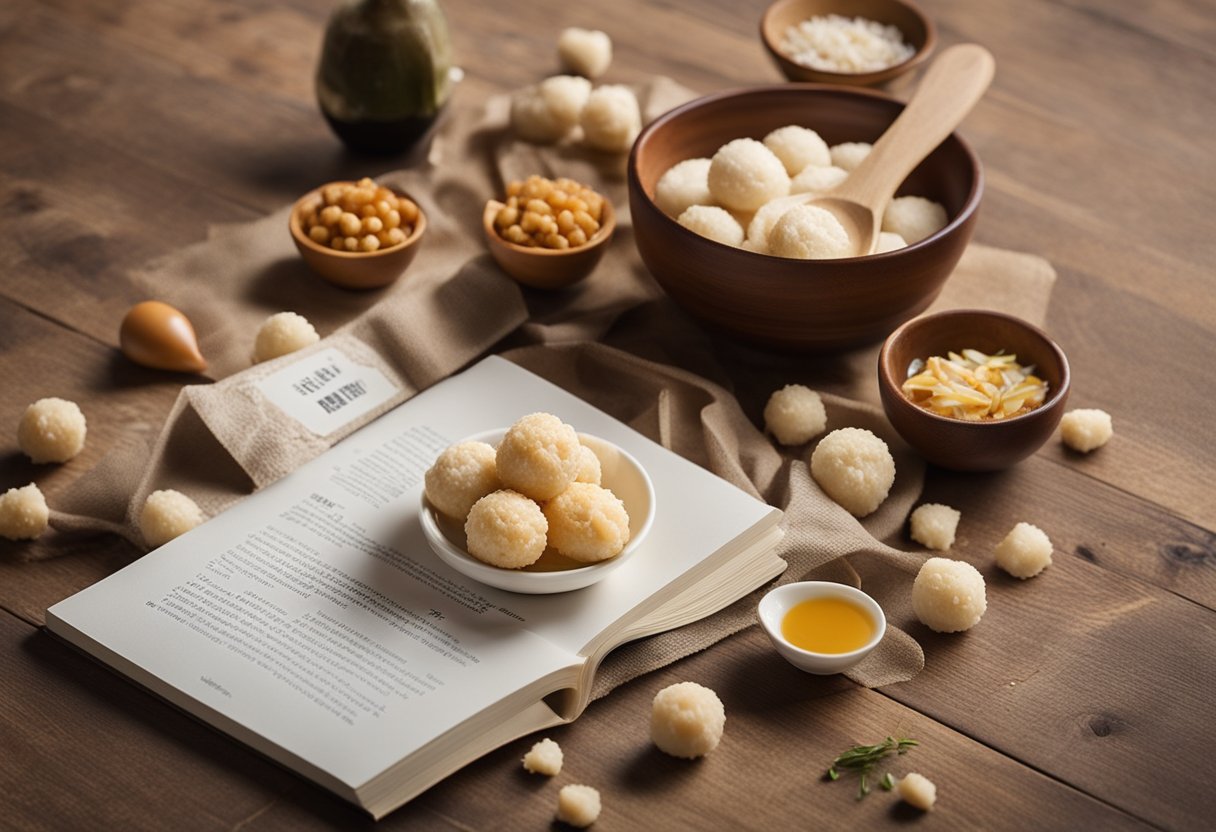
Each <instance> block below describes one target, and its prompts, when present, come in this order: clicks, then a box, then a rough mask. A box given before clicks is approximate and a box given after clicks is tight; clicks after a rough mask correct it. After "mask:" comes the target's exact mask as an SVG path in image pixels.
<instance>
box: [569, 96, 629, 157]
mask: <svg viewBox="0 0 1216 832" xmlns="http://www.w3.org/2000/svg"><path fill="white" fill-rule="evenodd" d="M579 124H581V125H582V126H583V143H584V144H586V145H587V146H588V147H592V148H595V149H596V150H602V151H604V152H605V153H626V152H628V150H629V148H631V147H633V140H634V139H636V138H637V137H638V133H640V132H642V111H641V109H640V108H639V107H638V99H637V96H635V95H634V94H633V90H631V89H629V87H624V86H621V85H619V84H605V85H604V86H602V87H598V88H596V89H594V90H592V91H591V95H589V96H587V104H586V105H585V106H584V107H583V112H582V113H581V114H580V115H579Z"/></svg>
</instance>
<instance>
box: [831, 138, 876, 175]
mask: <svg viewBox="0 0 1216 832" xmlns="http://www.w3.org/2000/svg"><path fill="white" fill-rule="evenodd" d="M873 149H874V145H872V144H870V143H869V142H842V143H840V144H834V145H832V146H831V148H829V150H828V152H829V153H830V154H831V156H832V164H833V165H835V166H836V167H838V168H844V169H845V170H846V171H848V172H849V173H852V172H853V171H854V170H855V169H856V167H857V166H858V165H860V164H861V160H862V159H864V158H866V157H867V156H869V155H870V151H871V150H873Z"/></svg>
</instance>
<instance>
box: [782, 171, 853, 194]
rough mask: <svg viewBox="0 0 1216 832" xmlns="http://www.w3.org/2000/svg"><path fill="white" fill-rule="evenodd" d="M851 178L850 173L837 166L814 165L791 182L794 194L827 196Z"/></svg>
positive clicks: (791, 189) (791, 191)
mask: <svg viewBox="0 0 1216 832" xmlns="http://www.w3.org/2000/svg"><path fill="white" fill-rule="evenodd" d="M848 178H849V172H848V171H847V170H845V169H844V168H838V167H836V166H835V165H812V166H811V167H809V168H803V169H802V171H801V172H800V173H799V174H798V175H797V176H795V177H794V178H793V179H791V180H790V193H792V194H825V193H827V192H828V191H830V190H832V188H835V187H836V186H837V185H839V184H840V183H841V182H843V181H844V180H846V179H848Z"/></svg>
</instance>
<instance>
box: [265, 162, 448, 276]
mask: <svg viewBox="0 0 1216 832" xmlns="http://www.w3.org/2000/svg"><path fill="white" fill-rule="evenodd" d="M334 184H342V185H353V184H354V183H353V182H336V183H335V182H330V183H328V184H327V185H322V186H321V187H320V188H316V189H315V190H311V191H309V192H308V193H306V194H304V196H302V197H300V198H299V199H298V200H296V204H295V205H294V206H293V207H292V209H291V217H290V218H289V219H288V222H287V225H288V228H289V229H290V230H291V239H292V242H294V243H295V244H296V248H297V249H298V250H299V252H300V256H301V257H303V258H304V262H305V263H307V264H308V267H309V268H311V269H312V270H313V271H314V272H316V273H317V274H319V275H320V276H321V277H323V278H324V279H325V280H327V281H329V282H330V283H332V284H334V285H335V286H341V287H342V288H343V289H379V288H380V287H382V286H387V285H388V284H390V283H392V282H393V281H394V280H396V279H397V278H399V277H400V276H401V275H402V273H403V272H404V271H405V270H406V269H407V268H408V267H409V265H410V263H412V262H414V257H415V256H416V255H417V254H418V248H419V243H420V242H421V241H422V235H423V234H424V233H425V232H426V214H424V213H423V212H422V209H421V208H419V209H418V221H417V222H416V223H415V224H414V230H413V231H412V232H411V233H410V235H409V236H408V237H406V238H405V242H403V243H400V244H398V245H395V246H392V247H390V248H382V249H379V250H377V251H337V250H336V249H332V248H330V247H329V246H323V245H320V244H319V243H316V242H314V241H313V240H312V239H310V238H309V237H308V235H307V234H305V233H304V229H303V228H302V227H301V225H300V215H301V214H302V213H303V212H304V210H305V209H306V208H308V207H310V206H314V205H319V204H320V203H321V191H322V189H323V188H326V187H328V186H329V185H334ZM393 190H394V193H396V194H397V195H398V196H403V197H406V198H409V199H413V197H410V195H409V194H407V193H405V192H404V191H400V190H397V189H393ZM414 202H415V203H417V200H414Z"/></svg>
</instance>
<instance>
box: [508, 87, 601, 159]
mask: <svg viewBox="0 0 1216 832" xmlns="http://www.w3.org/2000/svg"><path fill="white" fill-rule="evenodd" d="M585 104H586V102H584V105H585ZM511 130H512V131H513V132H514V133H515V135H516V136H518V137H519V138H521V139H523V140H524V141H529V142H536V143H537V144H551V143H552V142H555V141H557V140H558V139H560V138H562V137H563V136H565V135H566V133H567V132H569V130H570V125H568V124H566V123H564V122H563V121H562V120H561V119H560V118H559V117H558V115H557V114H556V113H555V112H553V110H551V109H550V108H549V102H548V100H546V98H545V94H544V93H542V92H541V89H540V85H539V84H533V85H532V86H529V87H524V88H523V89H518V90H516V91H515V92H514V93H512V94H511Z"/></svg>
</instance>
